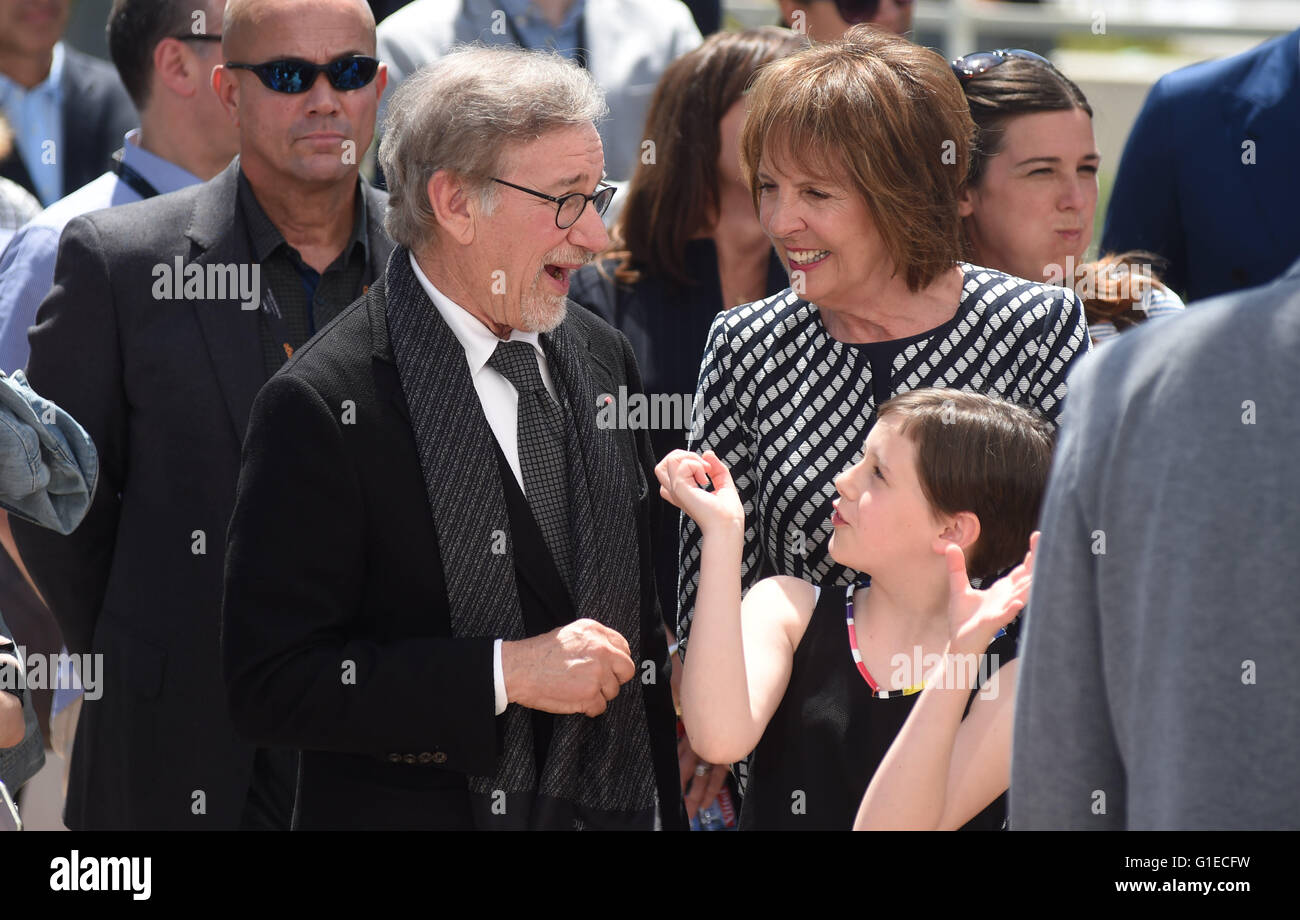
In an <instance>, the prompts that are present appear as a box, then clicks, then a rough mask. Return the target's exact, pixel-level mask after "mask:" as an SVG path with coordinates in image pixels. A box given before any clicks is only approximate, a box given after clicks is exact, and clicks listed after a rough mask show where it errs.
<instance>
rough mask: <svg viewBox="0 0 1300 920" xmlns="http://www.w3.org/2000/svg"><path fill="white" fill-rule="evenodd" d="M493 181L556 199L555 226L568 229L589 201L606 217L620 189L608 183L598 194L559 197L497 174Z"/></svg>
mask: <svg viewBox="0 0 1300 920" xmlns="http://www.w3.org/2000/svg"><path fill="white" fill-rule="evenodd" d="M492 181H493V182H500V183H501V184H502V185H508V186H510V187H511V188H515V189H519V191H521V192H527V193H528V194H530V195H536V196H537V197H538V198H545V199H546V200H547V201H554V202H555V226H557V227H559V228H560V229H561V230H568V229H569V228H570V227H572V226H573V225H574V224H575V223H577V222H578V218H579V217H581V216H582V212H583V211H584V210H585V209H586V207H587V202H588V201H590V202H591V203H592V205H593V206H594V207H595V208H596V213H597V214H599V215H600V216H601V217H604V216H605V212H606V211H607V210H609V202H610V200H611V199H612V198H613V197H614V193H615V192H616V191H618V189H616V188H615V187H614V186H612V185H606V186H605V187H604V188H602V189H597V190H596V194H594V195H584V194H582V192H574V193H573V194H571V195H561V196H560V197H559V198H556V197H555V196H554V195H547V194H546V193H545V192H538V191H535V190H533V189H531V188H524V187H523V186H522V185H515V184H514V183H513V182H507V181H506V180H505V179H498V178H497V177H496V176H493V177H492ZM602 184H603V183H602Z"/></svg>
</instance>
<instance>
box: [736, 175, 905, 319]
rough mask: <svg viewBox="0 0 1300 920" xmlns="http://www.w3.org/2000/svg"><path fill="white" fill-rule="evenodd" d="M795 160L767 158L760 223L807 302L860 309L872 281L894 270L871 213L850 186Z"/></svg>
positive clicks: (760, 193)
mask: <svg viewBox="0 0 1300 920" xmlns="http://www.w3.org/2000/svg"><path fill="white" fill-rule="evenodd" d="M807 169H808V167H805V166H800V165H799V164H798V163H796V162H794V157H792V156H787V157H782V158H773V157H769V156H767V155H766V154H765V155H764V157H763V159H762V161H761V162H760V163H759V167H758V170H757V180H758V219H759V222H760V223H761V224H762V225H763V230H764V231H765V232H766V233H767V235H768V237H769V238H770V239H771V240H772V245H773V246H775V247H776V251H777V253H778V254H779V255H780V257H781V260H782V261H783V262H784V263H785V266H786V270H787V271H789V272H790V284H791V287H793V288H794V289H795V292H796V293H798V294H799V295H800V296H802V297H804V298H805V299H807V300H809V301H811V302H812V303H815V304H817V305H818V306H819V307H825V308H827V309H830V310H844V309H848V308H851V307H852V306H854V305H856V304H857V303H858V302H859V301H860V300H861V299H862V296H863V293H862V292H863V290H864V288H865V287H866V286H867V281H868V279H870V278H872V277H873V276H877V277H878V276H879V273H880V272H882V271H883V272H884V276H885V277H888V276H889V275H892V274H893V264H892V260H891V259H890V257H889V254H888V252H886V250H885V242H884V239H883V238H882V237H881V236H880V232H879V231H878V230H877V229H876V223H875V221H874V220H873V219H872V216H871V211H870V209H869V208H868V207H867V203H866V202H865V201H864V200H863V199H862V196H861V195H860V194H858V192H857V191H855V190H854V189H853V188H852V187H851V186H850V185H849V184H848V183H846V182H843V181H840V180H835V179H830V178H827V177H826V175H825V173H829V172H830V171H829V170H826V171H821V170H819V171H818V173H812V172H809V171H807Z"/></svg>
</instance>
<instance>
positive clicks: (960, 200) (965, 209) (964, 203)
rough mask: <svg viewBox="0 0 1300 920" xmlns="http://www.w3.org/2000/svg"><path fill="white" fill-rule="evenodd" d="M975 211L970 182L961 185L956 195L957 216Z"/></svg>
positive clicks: (968, 215)
mask: <svg viewBox="0 0 1300 920" xmlns="http://www.w3.org/2000/svg"><path fill="white" fill-rule="evenodd" d="M974 213H975V196H974V193H973V192H972V191H971V187H970V183H967V184H966V185H963V186H962V187H961V194H960V195H958V196H957V216H958V217H970V216H971V215H972V214H974Z"/></svg>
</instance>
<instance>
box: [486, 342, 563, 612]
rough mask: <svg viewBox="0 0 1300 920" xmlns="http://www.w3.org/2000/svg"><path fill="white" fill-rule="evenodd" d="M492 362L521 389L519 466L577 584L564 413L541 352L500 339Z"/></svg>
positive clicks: (549, 541)
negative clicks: (554, 395)
mask: <svg viewBox="0 0 1300 920" xmlns="http://www.w3.org/2000/svg"><path fill="white" fill-rule="evenodd" d="M488 366H489V367H491V368H493V369H494V370H496V371H497V372H498V373H500V374H501V376H503V377H505V378H506V379H507V380H509V381H510V383H511V384H513V385H514V388H515V390H516V391H517V392H518V393H519V426H518V432H519V468H520V469H521V470H522V471H523V474H524V495H525V497H526V498H527V499H528V506H529V507H530V508H531V509H532V511H533V518H534V519H535V520H536V521H537V526H538V527H539V528H540V529H541V531H542V537H543V538H544V539H545V540H546V546H547V548H548V549H549V550H550V551H551V558H552V559H554V560H555V567H556V568H557V569H559V572H560V577H561V578H563V579H564V583H565V584H566V585H568V586H570V588H572V582H571V581H570V575H571V573H572V570H573V549H572V546H573V544H572V537H571V535H570V534H569V485H568V467H567V466H566V464H565V455H564V415H563V412H562V410H561V409H560V407H559V405H558V404H557V403H556V402H555V400H554V399H552V398H551V394H550V393H549V392H547V390H546V384H544V383H543V382H542V373H541V371H540V370H539V369H538V366H537V350H536V349H535V348H533V346H532V345H530V344H529V343H528V342H500V343H498V344H497V348H496V351H494V352H493V353H492V357H491V358H489V359H488Z"/></svg>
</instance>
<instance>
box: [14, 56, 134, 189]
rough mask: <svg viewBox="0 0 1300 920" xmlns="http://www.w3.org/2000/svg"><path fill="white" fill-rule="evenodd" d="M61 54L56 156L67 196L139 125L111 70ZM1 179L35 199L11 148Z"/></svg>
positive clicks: (105, 65) (96, 62) (101, 168)
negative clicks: (59, 142) (59, 127)
mask: <svg viewBox="0 0 1300 920" xmlns="http://www.w3.org/2000/svg"><path fill="white" fill-rule="evenodd" d="M63 49H64V51H63V53H64V58H63V80H62V86H61V89H62V91H63V112H62V122H63V149H62V150H59V151H55V155H56V156H58V157H59V158H60V159H61V161H62V163H63V194H64V195H70V194H72V193H73V192H75V191H76V190H77V189H79V188H81V187H82V186H83V185H85V184H86V183H87V182H89V181H90V180H91V179H94V178H96V177H98V176H100V175H101V174H103V173H104V172H105V171H107V170H108V168H109V167H110V166H111V165H112V154H113V151H114V150H116V149H117V148H119V147H121V146H122V139H123V138H124V137H125V136H126V132H128V131H130V130H131V129H132V128H134V127H135V126H136V125H138V124H139V123H140V120H139V118H138V117H137V116H136V113H135V106H133V105H132V104H131V97H130V96H128V95H127V94H126V89H125V88H124V87H123V86H122V81H121V79H119V78H118V75H117V70H116V69H115V68H114V67H113V65H111V64H108V63H105V62H104V61H101V60H100V59H99V58H96V57H91V56H90V55H88V54H82V53H81V52H80V51H77V50H75V49H73V48H72V47H70V46H69V45H67V44H65V45H64V46H63ZM0 176H4V177H5V178H6V179H10V180H12V181H14V182H17V183H18V184H19V185H21V186H22V187H23V188H25V189H27V190H28V191H29V192H31V193H32V194H33V195H35V194H36V186H35V184H34V183H33V182H32V177H31V173H29V172H28V171H27V165H26V164H25V163H24V162H23V160H22V157H20V156H19V155H18V146H17V145H16V144H15V145H14V149H13V150H11V151H10V152H9V155H8V156H7V157H5V158H4V159H2V160H0Z"/></svg>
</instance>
